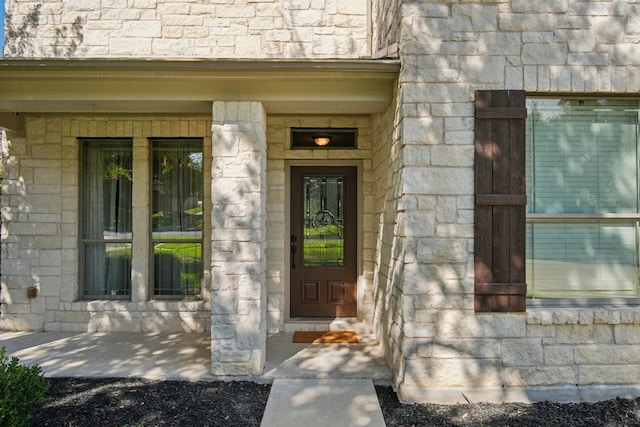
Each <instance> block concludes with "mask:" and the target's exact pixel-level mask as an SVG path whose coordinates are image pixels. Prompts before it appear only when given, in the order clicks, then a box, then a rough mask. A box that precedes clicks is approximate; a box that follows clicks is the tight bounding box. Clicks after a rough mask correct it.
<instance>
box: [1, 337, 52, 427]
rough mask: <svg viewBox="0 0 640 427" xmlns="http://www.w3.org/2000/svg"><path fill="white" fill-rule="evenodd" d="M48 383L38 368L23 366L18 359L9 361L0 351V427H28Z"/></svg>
mask: <svg viewBox="0 0 640 427" xmlns="http://www.w3.org/2000/svg"><path fill="white" fill-rule="evenodd" d="M49 386H50V383H49V381H48V380H47V379H45V378H44V377H43V376H42V370H41V369H40V367H39V366H37V365H35V366H25V365H21V364H19V363H18V358H17V357H12V358H11V360H9V358H8V357H7V355H6V349H5V348H4V347H2V349H1V350H0V426H7V427H22V426H29V425H31V411H32V409H33V406H34V405H35V404H36V403H37V402H39V401H40V400H42V398H43V397H44V394H45V393H46V392H47V390H48V389H49Z"/></svg>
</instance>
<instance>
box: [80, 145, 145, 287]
mask: <svg viewBox="0 0 640 427" xmlns="http://www.w3.org/2000/svg"><path fill="white" fill-rule="evenodd" d="M82 161H83V164H82V175H81V176H82V182H81V185H82V195H81V212H82V222H81V231H80V235H81V236H82V245H83V249H82V255H83V272H84V277H83V295H84V296H85V297H89V298H94V297H118V296H124V295H130V293H131V220H132V210H131V200H132V149H131V141H129V140H119V141H117V140H89V141H87V140H85V141H82ZM115 240H119V241H120V242H119V243H107V242H109V241H115Z"/></svg>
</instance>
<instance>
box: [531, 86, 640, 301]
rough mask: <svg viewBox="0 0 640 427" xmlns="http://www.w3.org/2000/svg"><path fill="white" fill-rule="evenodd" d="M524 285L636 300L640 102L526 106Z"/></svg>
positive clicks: (537, 290) (548, 293)
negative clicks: (639, 119) (639, 115)
mask: <svg viewBox="0 0 640 427" xmlns="http://www.w3.org/2000/svg"><path fill="white" fill-rule="evenodd" d="M527 110H528V118H527V141H526V143H527V147H526V148H527V196H528V204H527V286H528V296H529V297H534V298H638V297H640V290H639V289H640V288H639V286H640V285H639V283H638V277H639V269H638V265H639V258H640V254H639V251H638V248H639V244H638V242H639V240H640V206H639V202H638V200H639V191H640V190H639V184H638V183H639V179H640V178H639V174H638V161H639V157H638V142H639V141H638V114H639V108H638V101H637V100H622V99H573V98H567V99H540V98H538V99H536V98H530V99H528V100H527Z"/></svg>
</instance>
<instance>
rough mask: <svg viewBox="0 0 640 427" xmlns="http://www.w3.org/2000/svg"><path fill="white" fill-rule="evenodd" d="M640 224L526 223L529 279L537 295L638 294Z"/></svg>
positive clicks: (588, 295) (577, 296)
mask: <svg viewBox="0 0 640 427" xmlns="http://www.w3.org/2000/svg"><path fill="white" fill-rule="evenodd" d="M637 250H638V248H637V240H636V224H635V222H628V223H605V222H589V223H547V222H545V223H538V224H529V225H528V227H527V252H528V255H527V259H528V265H527V283H528V284H529V287H530V289H529V291H530V293H531V294H532V295H534V296H535V297H536V298H558V297H560V298H597V297H600V298H604V297H637V296H638V295H637V286H638V285H637V282H636V280H637V277H638V257H637V255H636V254H637Z"/></svg>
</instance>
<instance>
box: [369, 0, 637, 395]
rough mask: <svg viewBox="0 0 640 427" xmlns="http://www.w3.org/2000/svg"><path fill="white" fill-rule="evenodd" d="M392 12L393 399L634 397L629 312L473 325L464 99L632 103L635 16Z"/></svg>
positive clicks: (631, 9)
mask: <svg viewBox="0 0 640 427" xmlns="http://www.w3.org/2000/svg"><path fill="white" fill-rule="evenodd" d="M401 10H402V20H401V38H400V48H399V50H400V57H401V58H402V62H403V69H402V71H401V75H400V84H399V101H398V102H399V105H400V107H399V109H398V116H397V118H396V120H397V123H398V128H397V134H398V138H399V141H400V144H398V156H399V158H400V160H399V164H400V165H401V167H400V170H399V171H398V172H397V173H398V174H399V176H400V177H401V179H399V180H398V182H399V185H400V189H399V191H400V193H401V196H400V198H399V200H398V214H397V226H396V227H397V235H398V236H402V239H401V240H400V241H399V242H398V244H397V247H394V250H393V252H391V251H389V250H388V253H387V255H386V256H387V260H382V261H381V262H380V264H379V266H377V268H378V269H379V271H377V272H376V273H377V274H379V275H380V277H382V274H383V273H385V277H389V279H388V280H391V281H392V282H393V284H392V285H387V286H386V287H387V289H393V290H394V292H395V294H392V295H389V296H387V299H390V298H393V297H395V298H397V301H396V302H394V304H397V306H398V308H397V309H395V310H389V311H388V312H387V313H386V315H389V316H394V318H393V320H391V321H389V320H387V321H386V323H387V324H391V325H394V326H397V327H398V328H399V329H400V331H399V332H397V333H394V332H393V331H391V332H392V333H391V334H390V336H391V337H395V336H398V337H400V340H401V341H400V343H399V346H400V349H401V350H400V351H401V352H402V355H403V356H402V360H403V361H404V362H401V361H400V362H399V361H398V360H397V359H398V358H397V357H396V356H395V355H394V354H393V352H394V351H396V348H397V347H398V345H397V344H395V343H392V344H390V345H387V348H386V350H387V353H388V359H389V360H391V361H392V362H393V363H392V364H391V366H392V369H393V370H394V383H395V386H396V389H397V390H398V392H399V394H400V397H401V398H402V399H404V400H408V401H421V400H423V401H424V400H447V401H451V400H457V401H464V398H463V396H462V394H461V393H462V392H465V394H466V396H470V394H468V391H469V390H474V389H480V390H482V391H481V392H479V393H477V394H476V395H475V397H474V398H472V400H473V399H476V398H477V399H481V400H487V399H493V400H498V401H501V400H504V399H508V398H516V399H523V400H524V399H529V398H533V399H535V398H536V397H537V398H540V397H542V398H545V399H554V398H558V399H563V398H564V399H571V400H577V399H581V398H594V397H596V396H597V397H599V398H603V397H610V396H611V395H612V394H613V395H615V394H617V393H623V392H629V391H630V392H632V393H636V394H640V388H639V386H638V384H637V378H638V370H639V367H640V352H633V351H632V350H631V346H632V345H633V343H636V342H637V337H638V336H639V334H640V324H639V323H638V316H639V315H640V309H638V308H624V307H623V308H621V309H619V310H617V309H610V310H599V309H597V308H591V309H584V310H580V309H577V308H561V307H555V308H552V307H550V308H547V309H536V308H529V309H528V313H527V314H476V313H475V312H474V304H473V292H474V283H473V248H474V240H473V239H474V235H473V203H474V194H473V188H474V184H473V141H474V132H473V127H474V106H473V96H474V91H475V90H478V89H517V90H526V91H528V92H537V93H548V94H554V93H575V94H592V93H596V92H597V93H598V94H599V96H607V95H608V94H615V95H618V94H630V95H633V96H636V97H637V94H638V92H639V91H640V74H639V73H638V72H637V71H638V65H640V44H639V43H638V42H639V40H640V20H638V19H637V18H636V17H638V16H640V5H638V3H637V2H636V1H632V0H615V1H613V0H611V1H606V0H605V1H599V2H590V1H580V0H551V1H544V2H531V1H526V0H496V1H480V0H477V1H465V2H458V1H445V2H404V3H403V5H402V9H401ZM391 154H392V157H393V154H394V152H393V151H392V153H391ZM383 240H385V241H386V240H388V239H385V238H384V237H383ZM398 257H401V259H402V264H401V265H399V266H398V271H393V274H389V272H388V270H389V267H388V266H389V265H391V263H392V262H394V261H395V260H396V259H398ZM379 284H380V285H381V286H382V284H383V282H379ZM398 287H399V288H401V289H400V290H397V291H396V290H395V288H398ZM386 309H387V307H384V308H383V311H384V310H386ZM382 336H385V335H382ZM389 339H390V340H393V339H394V338H389ZM605 354H606V355H607V356H606V357H604V356H603V355H605ZM403 363H404V364H403ZM576 384H577V385H578V387H576ZM605 384H606V385H608V386H609V387H605V388H600V386H602V385H605ZM619 385H622V388H620V387H619ZM541 387H542V388H544V390H546V391H547V392H548V391H549V390H555V391H554V393H556V394H555V395H553V394H546V395H545V394H544V393H545V391H542V392H540V388H541ZM465 390H466V391H465ZM517 390H520V391H521V393H516V391H517ZM598 393H601V394H598Z"/></svg>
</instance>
